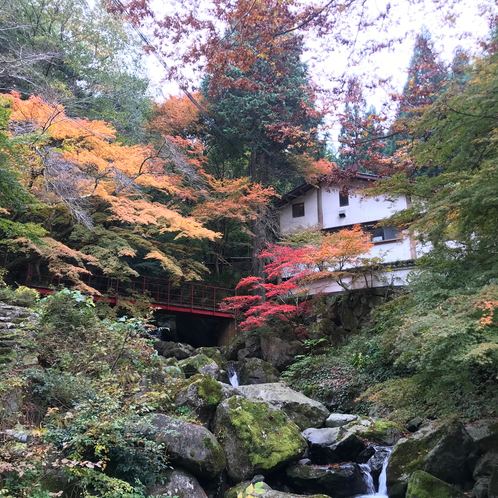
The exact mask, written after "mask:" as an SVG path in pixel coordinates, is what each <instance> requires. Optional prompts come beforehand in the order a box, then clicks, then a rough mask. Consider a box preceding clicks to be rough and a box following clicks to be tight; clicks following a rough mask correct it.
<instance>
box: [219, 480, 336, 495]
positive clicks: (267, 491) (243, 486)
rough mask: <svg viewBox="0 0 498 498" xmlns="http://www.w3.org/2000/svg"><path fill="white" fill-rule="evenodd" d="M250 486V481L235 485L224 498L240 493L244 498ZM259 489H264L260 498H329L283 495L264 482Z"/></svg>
mask: <svg viewBox="0 0 498 498" xmlns="http://www.w3.org/2000/svg"><path fill="white" fill-rule="evenodd" d="M250 485H251V481H244V482H241V483H240V484H237V486H234V487H233V488H231V489H229V490H228V491H227V492H226V493H225V498H237V496H238V494H239V493H242V497H243V498H246V497H247V496H248V494H247V493H246V492H245V491H246V489H247V487H248V486H250ZM260 489H264V491H265V492H264V493H263V494H262V496H263V497H264V498H330V497H329V496H328V495H322V494H320V495H311V496H310V495H295V494H294V493H285V492H284V491H276V490H274V489H271V488H270V486H268V484H266V483H265V482H262V483H261V484H260ZM249 496H253V497H254V496H259V494H255V493H253V494H252V495H249Z"/></svg>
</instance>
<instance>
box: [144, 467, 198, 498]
mask: <svg viewBox="0 0 498 498" xmlns="http://www.w3.org/2000/svg"><path fill="white" fill-rule="evenodd" d="M165 474H166V479H167V481H168V482H167V483H166V484H158V485H156V486H153V487H152V488H150V489H149V490H148V494H149V495H150V496H177V497H178V498H194V497H195V498H207V495H206V493H205V491H204V490H203V489H202V488H201V486H200V484H199V482H198V481H197V479H196V478H195V477H194V476H193V475H191V474H189V473H188V472H186V471H184V470H181V469H173V470H170V471H167V472H166V473H165Z"/></svg>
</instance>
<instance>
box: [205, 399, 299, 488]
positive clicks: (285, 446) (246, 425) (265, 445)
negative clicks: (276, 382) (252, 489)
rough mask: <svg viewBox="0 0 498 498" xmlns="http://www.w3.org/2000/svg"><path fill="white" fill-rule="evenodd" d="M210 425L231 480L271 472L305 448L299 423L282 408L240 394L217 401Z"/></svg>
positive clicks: (295, 456) (294, 457) (240, 479)
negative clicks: (272, 408)
mask: <svg viewBox="0 0 498 498" xmlns="http://www.w3.org/2000/svg"><path fill="white" fill-rule="evenodd" d="M213 427H214V433H215V434H216V435H217V437H218V440H219V441H220V444H221V446H222V447H223V450H224V452H225V455H226V457H227V462H228V463H227V470H228V475H229V477H230V479H231V481H232V482H241V481H243V480H244V479H247V478H249V477H251V476H253V475H255V474H258V473H260V474H267V473H270V472H271V471H273V470H275V469H277V468H279V467H281V466H283V465H285V464H286V463H288V462H290V461H292V460H295V459H297V458H299V457H300V456H301V455H302V454H303V452H304V451H305V449H306V441H305V440H304V438H303V437H302V436H301V431H300V430H299V427H298V426H297V425H296V424H294V422H291V421H290V420H289V419H288V418H287V416H286V415H285V414H284V413H283V412H282V411H280V410H276V411H272V410H271V409H270V407H269V406H268V404H267V403H263V402H252V401H249V400H247V399H245V398H243V397H241V396H233V397H231V398H229V399H227V400H225V401H223V402H222V403H220V405H218V408H217V410H216V413H215V416H214V420H213Z"/></svg>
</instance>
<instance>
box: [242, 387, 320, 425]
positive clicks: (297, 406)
mask: <svg viewBox="0 0 498 498" xmlns="http://www.w3.org/2000/svg"><path fill="white" fill-rule="evenodd" d="M238 390H239V392H240V393H241V394H242V395H243V396H245V397H246V398H247V399H249V400H251V401H265V402H266V403H268V404H269V405H270V407H271V408H273V409H275V410H282V411H283V412H284V413H285V414H286V415H287V416H288V417H289V418H290V419H291V420H292V421H293V422H294V423H295V424H296V425H297V426H298V427H299V428H300V429H301V430H303V429H305V428H307V427H322V426H323V422H324V421H325V419H326V418H327V415H328V413H329V411H328V410H327V409H326V408H325V406H324V405H322V404H321V403H319V402H318V401H315V400H313V399H310V398H308V397H307V396H305V395H304V394H301V393H298V392H296V391H294V390H293V389H291V388H290V387H287V386H285V385H284V384H281V383H270V384H254V385H246V386H239V387H238Z"/></svg>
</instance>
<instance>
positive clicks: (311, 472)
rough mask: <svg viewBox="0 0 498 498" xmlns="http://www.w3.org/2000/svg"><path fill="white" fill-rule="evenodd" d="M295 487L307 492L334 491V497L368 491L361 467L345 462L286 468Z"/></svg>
mask: <svg viewBox="0 0 498 498" xmlns="http://www.w3.org/2000/svg"><path fill="white" fill-rule="evenodd" d="M286 475H287V480H288V482H289V484H290V485H291V486H292V488H293V489H296V490H297V491H299V492H305V493H333V496H334V498H346V497H348V498H349V497H351V496H354V495H361V494H364V493H366V492H367V487H366V483H365V481H364V479H363V475H362V473H361V470H360V467H359V466H358V465H357V464H356V463H345V464H343V465H340V466H338V467H329V466H326V467H325V466H317V465H313V466H309V465H294V466H292V467H289V468H288V469H287V470H286Z"/></svg>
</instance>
